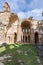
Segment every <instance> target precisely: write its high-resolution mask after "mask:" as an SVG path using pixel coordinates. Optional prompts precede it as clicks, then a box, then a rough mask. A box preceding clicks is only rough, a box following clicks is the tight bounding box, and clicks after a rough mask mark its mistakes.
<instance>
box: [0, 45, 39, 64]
mask: <svg viewBox="0 0 43 65" xmlns="http://www.w3.org/2000/svg"><path fill="white" fill-rule="evenodd" d="M8 54H9V55H11V58H7V59H5V62H4V64H5V65H21V64H20V63H22V64H23V65H38V63H37V62H36V58H35V55H36V54H37V53H36V49H35V48H34V46H33V45H29V44H10V45H7V46H2V47H0V57H1V56H3V55H8Z"/></svg>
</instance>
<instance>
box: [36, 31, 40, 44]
mask: <svg viewBox="0 0 43 65" xmlns="http://www.w3.org/2000/svg"><path fill="white" fill-rule="evenodd" d="M35 43H39V36H38V32H35Z"/></svg>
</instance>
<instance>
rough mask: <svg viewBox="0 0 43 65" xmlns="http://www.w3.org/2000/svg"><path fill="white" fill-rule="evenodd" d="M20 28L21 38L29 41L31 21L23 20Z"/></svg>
mask: <svg viewBox="0 0 43 65" xmlns="http://www.w3.org/2000/svg"><path fill="white" fill-rule="evenodd" d="M21 30H22V34H23V36H22V38H23V39H22V40H23V42H27V43H28V42H29V43H30V32H31V23H30V22H29V21H23V22H22V23H21Z"/></svg>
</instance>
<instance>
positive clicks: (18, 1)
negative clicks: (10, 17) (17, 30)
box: [0, 0, 43, 20]
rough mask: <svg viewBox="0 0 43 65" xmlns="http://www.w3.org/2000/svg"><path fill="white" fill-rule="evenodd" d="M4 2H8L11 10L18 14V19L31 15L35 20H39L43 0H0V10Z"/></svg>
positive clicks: (42, 8)
mask: <svg viewBox="0 0 43 65" xmlns="http://www.w3.org/2000/svg"><path fill="white" fill-rule="evenodd" d="M4 2H8V3H9V5H10V10H11V12H13V13H15V14H17V15H18V17H19V19H24V18H29V17H30V16H33V18H34V19H35V20H41V19H43V17H42V12H43V0H0V11H2V9H3V5H4Z"/></svg>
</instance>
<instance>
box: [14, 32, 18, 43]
mask: <svg viewBox="0 0 43 65" xmlns="http://www.w3.org/2000/svg"><path fill="white" fill-rule="evenodd" d="M15 42H17V33H14V43H15Z"/></svg>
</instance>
